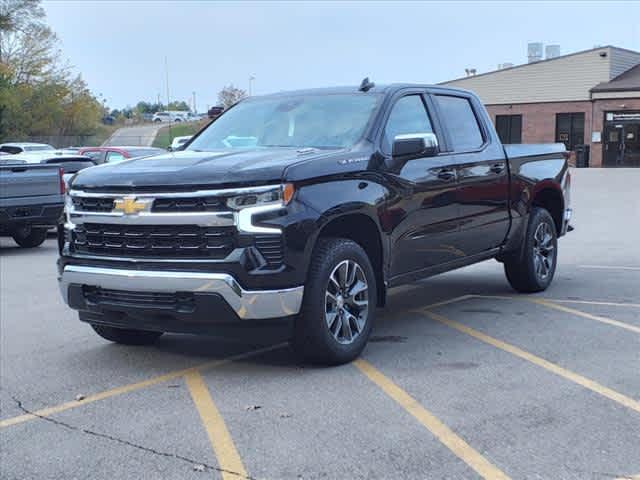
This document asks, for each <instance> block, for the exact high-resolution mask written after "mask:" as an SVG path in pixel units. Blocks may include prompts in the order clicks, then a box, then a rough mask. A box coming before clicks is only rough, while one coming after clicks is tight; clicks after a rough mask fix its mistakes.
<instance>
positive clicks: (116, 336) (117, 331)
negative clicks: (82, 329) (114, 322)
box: [91, 323, 162, 345]
mask: <svg viewBox="0 0 640 480" xmlns="http://www.w3.org/2000/svg"><path fill="white" fill-rule="evenodd" d="M91 328H93V329H94V330H95V332H96V333H97V334H98V335H100V336H101V337H102V338H104V339H105V340H109V341H111V342H115V343H122V344H124V345H150V344H152V343H155V341H156V340H157V339H158V338H160V336H161V335H162V332H149V331H146V330H131V329H126V328H116V327H109V326H107V325H98V324H95V323H92V324H91Z"/></svg>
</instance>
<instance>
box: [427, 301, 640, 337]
mask: <svg viewBox="0 0 640 480" xmlns="http://www.w3.org/2000/svg"><path fill="white" fill-rule="evenodd" d="M467 297H468V298H493V299H497V300H519V301H524V302H531V303H537V304H538V305H543V306H545V307H549V308H555V309H556V310H560V311H561V312H565V313H570V314H572V315H577V316H579V317H583V318H588V319H589V320H595V321H596V322H600V323H606V324H607V325H612V326H614V327H619V328H624V329H625V330H629V331H630V332H634V333H640V327H638V326H637V325H631V324H629V323H625V322H621V321H619V320H613V319H611V318H607V317H603V316H601V315H592V314H591V313H586V312H583V311H581V310H576V309H575V308H570V307H565V306H563V305H557V304H555V303H553V302H551V301H549V300H547V299H545V298H540V297H537V298H536V297H522V296H517V295H513V296H501V295H467ZM554 301H556V300H554ZM603 304H604V303H603ZM631 305H633V304H631ZM430 308H431V306H428V307H424V308H423V310H428V309H430Z"/></svg>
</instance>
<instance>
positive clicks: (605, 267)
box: [578, 265, 640, 271]
mask: <svg viewBox="0 0 640 480" xmlns="http://www.w3.org/2000/svg"><path fill="white" fill-rule="evenodd" d="M578 267H579V268H592V269H595V270H638V271H640V267H627V266H620V265H578Z"/></svg>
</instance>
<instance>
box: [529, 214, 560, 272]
mask: <svg viewBox="0 0 640 480" xmlns="http://www.w3.org/2000/svg"><path fill="white" fill-rule="evenodd" d="M555 255H556V249H555V244H554V237H553V232H552V230H551V225H549V224H548V223H546V222H542V223H540V225H538V228H536V231H535V233H534V235H533V266H534V270H535V272H536V275H537V276H538V278H539V279H541V280H546V278H547V277H548V276H549V275H550V274H551V271H552V269H553V263H554V260H555Z"/></svg>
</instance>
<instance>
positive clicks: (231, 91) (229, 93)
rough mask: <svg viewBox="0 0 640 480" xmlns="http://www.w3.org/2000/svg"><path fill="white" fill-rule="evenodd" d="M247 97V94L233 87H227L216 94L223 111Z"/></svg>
mask: <svg viewBox="0 0 640 480" xmlns="http://www.w3.org/2000/svg"><path fill="white" fill-rule="evenodd" d="M246 96H247V92H246V91H245V90H242V89H241V88H236V87H234V86H233V85H227V86H226V87H224V88H223V89H222V90H220V93H218V103H219V104H220V105H222V106H223V107H224V108H225V110H226V109H227V108H229V107H230V106H232V105H233V104H235V103H238V102H239V101H240V100H242V99H243V98H245V97H246Z"/></svg>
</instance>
